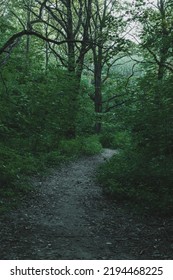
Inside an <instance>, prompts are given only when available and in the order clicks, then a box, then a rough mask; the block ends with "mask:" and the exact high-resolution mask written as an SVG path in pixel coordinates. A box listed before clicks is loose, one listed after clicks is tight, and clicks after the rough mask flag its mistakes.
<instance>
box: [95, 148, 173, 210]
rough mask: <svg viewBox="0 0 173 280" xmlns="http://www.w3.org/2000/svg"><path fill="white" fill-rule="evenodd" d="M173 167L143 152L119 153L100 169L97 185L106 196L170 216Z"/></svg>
mask: <svg viewBox="0 0 173 280" xmlns="http://www.w3.org/2000/svg"><path fill="white" fill-rule="evenodd" d="M172 174H173V164H172V161H171V159H170V158H163V157H161V158H153V159H152V160H151V159H149V156H148V155H147V154H145V151H143V152H141V151H140V152H137V151H134V150H128V151H123V152H120V153H119V155H116V156H114V157H113V158H112V159H111V160H110V161H108V162H107V163H105V164H104V165H103V166H101V167H100V169H99V173H98V181H99V182H100V183H101V184H102V186H103V187H104V189H105V190H106V192H107V193H109V194H111V195H113V196H115V197H116V198H117V199H120V200H124V199H125V200H128V201H129V202H134V201H135V203H137V205H138V206H140V207H142V208H144V209H150V210H154V211H155V212H156V213H160V214H170V213H173V189H172Z"/></svg>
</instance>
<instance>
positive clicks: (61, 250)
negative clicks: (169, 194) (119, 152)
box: [0, 149, 173, 260]
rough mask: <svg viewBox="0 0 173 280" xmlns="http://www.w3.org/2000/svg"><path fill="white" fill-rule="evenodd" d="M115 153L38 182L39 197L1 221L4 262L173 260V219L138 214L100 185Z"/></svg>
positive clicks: (70, 166)
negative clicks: (99, 176)
mask: <svg viewBox="0 0 173 280" xmlns="http://www.w3.org/2000/svg"><path fill="white" fill-rule="evenodd" d="M113 154H114V151H112V150H109V149H105V150H104V152H103V153H102V154H100V155H96V156H92V157H85V158H81V159H79V160H76V161H75V162H71V163H69V164H68V165H65V166H63V167H61V168H60V169H57V170H54V171H53V172H52V174H51V175H50V176H48V177H47V178H46V179H44V180H43V181H42V182H41V181H37V180H35V181H34V184H35V186H36V188H37V189H38V191H37V193H36V195H35V196H34V197H33V198H32V199H30V200H29V201H28V202H27V201H25V202H24V203H23V205H22V207H21V208H19V209H17V210H16V211H13V212H11V213H8V214H6V216H5V217H4V218H3V219H1V221H0V227H1V228H0V259H110V260H111V259H117V260H118V259H172V257H173V228H172V224H173V220H171V219H170V218H169V219H161V218H157V219H156V218H147V217H141V215H137V214H134V212H131V211H130V210H128V208H127V207H126V206H124V205H122V204H120V203H117V202H116V201H110V200H109V199H108V198H106V197H105V195H104V194H103V193H102V189H101V188H100V187H99V186H98V185H97V184H96V182H95V180H94V176H95V171H96V168H97V166H98V165H99V164H100V163H102V162H104V160H105V159H108V158H109V157H111V156H112V155H113Z"/></svg>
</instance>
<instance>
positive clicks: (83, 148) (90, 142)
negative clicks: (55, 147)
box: [59, 135, 102, 156]
mask: <svg viewBox="0 0 173 280" xmlns="http://www.w3.org/2000/svg"><path fill="white" fill-rule="evenodd" d="M101 150H102V146H101V144H100V142H99V138H98V136H97V135H93V136H89V137H84V136H81V137H77V138H76V139H71V140H62V141H61V142H60V145H59V151H60V154H61V155H65V156H79V155H94V154H97V153H99V152H101Z"/></svg>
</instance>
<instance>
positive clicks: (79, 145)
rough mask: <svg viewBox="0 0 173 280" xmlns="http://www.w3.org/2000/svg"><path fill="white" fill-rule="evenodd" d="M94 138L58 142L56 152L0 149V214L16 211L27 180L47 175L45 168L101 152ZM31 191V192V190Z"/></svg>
mask: <svg viewBox="0 0 173 280" xmlns="http://www.w3.org/2000/svg"><path fill="white" fill-rule="evenodd" d="M101 149H102V146H101V144H100V142H99V140H98V137H97V136H95V135H93V136H88V137H77V139H73V140H62V141H61V142H60V143H59V147H58V148H57V149H56V150H52V151H49V152H37V153H36V154H33V153H31V152H29V151H22V150H16V149H14V148H13V149H12V148H10V147H8V146H7V145H5V144H2V143H1V145H0V174H1V178H0V197H1V199H0V212H3V211H6V210H7V209H9V207H16V206H17V205H18V203H19V202H20V200H21V199H22V198H23V197H24V196H25V195H26V194H28V192H29V193H30V192H31V190H32V187H31V186H30V185H29V183H28V179H29V176H32V175H36V174H37V175H39V174H41V173H42V172H43V171H44V172H47V169H48V168H49V167H55V166H59V165H60V164H62V163H65V162H67V161H69V160H72V159H75V158H77V157H79V156H82V155H87V156H89V155H94V154H97V153H99V152H100V151H101ZM32 191H33V190H32Z"/></svg>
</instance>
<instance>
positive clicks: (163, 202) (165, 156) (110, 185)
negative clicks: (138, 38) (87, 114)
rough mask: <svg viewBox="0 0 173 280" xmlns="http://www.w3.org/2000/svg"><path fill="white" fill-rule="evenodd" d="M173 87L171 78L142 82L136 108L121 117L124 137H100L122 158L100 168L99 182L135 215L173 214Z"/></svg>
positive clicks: (124, 112) (104, 143)
mask: <svg viewBox="0 0 173 280" xmlns="http://www.w3.org/2000/svg"><path fill="white" fill-rule="evenodd" d="M146 79H147V82H148V83H146ZM172 82H173V80H172V78H169V77H168V78H167V79H165V80H164V81H162V82H159V81H158V80H157V79H154V78H153V77H152V75H151V73H150V76H149V75H148V76H145V77H142V78H140V79H139V81H138V84H137V85H136V88H135V94H136V96H135V102H133V103H132V104H131V105H130V106H129V107H127V106H126V107H124V108H122V113H120V115H119V116H121V114H124V119H123V122H121V130H119V131H120V132H116V130H115V132H114V133H111V132H110V131H107V134H106V135H105V134H103V135H101V136H100V137H101V142H102V144H103V146H106V147H113V148H117V149H118V154H117V155H115V156H114V157H113V158H112V159H111V160H110V161H108V162H106V163H105V164H104V165H103V166H101V167H100V169H99V171H98V181H99V182H100V184H101V185H102V186H103V188H104V190H105V192H106V193H107V194H109V195H110V196H113V197H115V198H116V199H117V200H120V201H126V202H128V203H129V204H130V205H131V206H132V208H134V209H135V211H139V210H142V211H143V210H144V211H148V212H150V213H152V214H157V215H172V214H173V161H172V158H173V129H172V120H173V115H172V109H171V108H172V105H171V102H172ZM131 90H133V89H131ZM127 128H128V129H127Z"/></svg>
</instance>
